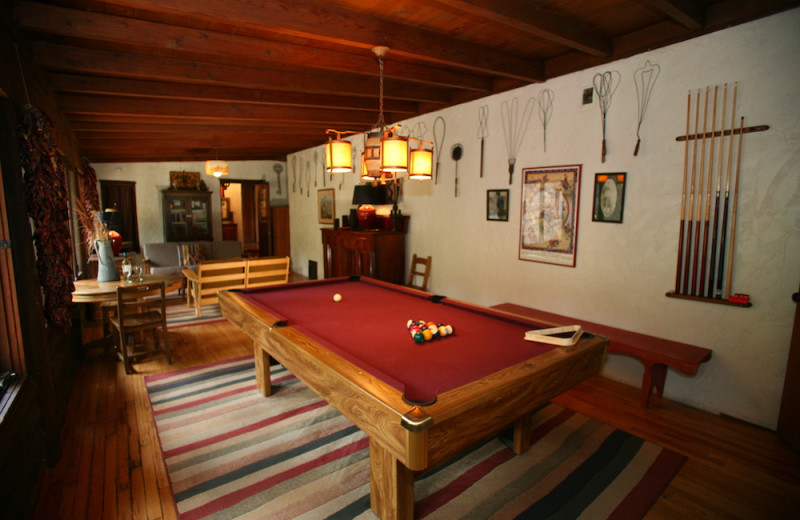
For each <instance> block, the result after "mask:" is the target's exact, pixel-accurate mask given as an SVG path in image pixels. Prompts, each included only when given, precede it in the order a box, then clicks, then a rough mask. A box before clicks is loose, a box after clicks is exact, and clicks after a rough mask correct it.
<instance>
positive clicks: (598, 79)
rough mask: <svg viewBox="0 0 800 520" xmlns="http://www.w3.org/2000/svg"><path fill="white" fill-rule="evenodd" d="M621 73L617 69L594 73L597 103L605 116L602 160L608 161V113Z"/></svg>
mask: <svg viewBox="0 0 800 520" xmlns="http://www.w3.org/2000/svg"><path fill="white" fill-rule="evenodd" d="M619 80H620V74H619V72H617V71H615V70H611V71H608V72H602V73H601V72H598V73H597V74H595V75H594V80H593V82H592V83H593V84H594V91H595V92H596V93H597V104H598V105H599V106H600V114H601V115H602V117H603V147H602V151H601V152H600V160H601V162H606V150H607V148H606V115H607V114H608V109H609V107H611V98H613V97H614V92H615V91H616V90H617V87H619Z"/></svg>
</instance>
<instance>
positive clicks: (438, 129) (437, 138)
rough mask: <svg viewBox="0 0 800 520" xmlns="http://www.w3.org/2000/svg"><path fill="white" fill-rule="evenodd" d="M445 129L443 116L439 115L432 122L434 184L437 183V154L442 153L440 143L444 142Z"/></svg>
mask: <svg viewBox="0 0 800 520" xmlns="http://www.w3.org/2000/svg"><path fill="white" fill-rule="evenodd" d="M445 130H447V128H446V125H445V122H444V118H443V117H442V116H439V117H437V118H436V120H435V121H434V122H433V143H434V144H433V149H434V153H435V154H436V172H435V173H434V176H433V182H434V184H438V183H439V155H440V154H441V153H442V145H443V144H444V133H445Z"/></svg>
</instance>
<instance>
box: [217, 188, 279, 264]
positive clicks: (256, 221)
mask: <svg viewBox="0 0 800 520" xmlns="http://www.w3.org/2000/svg"><path fill="white" fill-rule="evenodd" d="M220 196H221V198H222V204H221V207H222V215H221V219H222V236H223V239H224V240H238V241H239V242H241V243H242V249H243V251H244V254H245V256H272V255H273V249H272V217H271V215H272V211H271V209H270V203H269V183H268V182H264V181H250V180H235V179H231V180H227V179H226V180H225V181H223V182H222V183H221V184H220Z"/></svg>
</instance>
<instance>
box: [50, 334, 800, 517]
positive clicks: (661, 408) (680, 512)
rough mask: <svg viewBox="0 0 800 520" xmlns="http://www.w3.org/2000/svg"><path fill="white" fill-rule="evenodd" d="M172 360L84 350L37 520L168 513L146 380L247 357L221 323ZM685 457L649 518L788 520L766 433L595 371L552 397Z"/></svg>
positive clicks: (787, 478) (792, 463) (796, 501)
mask: <svg viewBox="0 0 800 520" xmlns="http://www.w3.org/2000/svg"><path fill="white" fill-rule="evenodd" d="M170 343H171V346H172V352H173V363H172V365H167V363H166V360H165V359H164V358H163V357H158V358H154V359H153V360H152V361H147V362H145V363H140V364H136V365H134V367H135V369H136V370H137V374H134V375H130V376H126V375H125V373H124V370H123V368H122V363H119V362H117V361H116V360H115V359H114V356H113V355H112V354H110V353H89V354H88V355H87V358H86V360H85V361H84V362H83V364H82V366H81V369H80V373H79V374H78V375H77V378H76V382H75V387H74V388H73V391H72V396H71V400H70V406H69V411H68V417H67V424H66V427H65V430H64V433H63V441H62V442H63V457H62V459H61V460H60V462H59V463H58V465H57V466H56V467H54V468H52V469H51V470H49V471H48V472H47V474H46V476H45V482H44V485H43V488H42V491H41V498H40V500H39V504H38V509H37V512H36V518H37V520H38V519H40V520H51V519H82V518H86V519H92V520H94V519H99V518H105V519H116V518H120V519H124V518H132V519H136V520H143V519H171V518H175V517H176V513H175V509H174V506H173V503H172V497H171V492H170V487H169V481H168V479H167V475H166V470H165V468H164V464H163V461H162V459H161V452H160V448H159V444H158V439H157V436H156V433H155V427H154V424H153V419H152V415H151V413H150V405H149V402H148V398H147V393H146V391H145V387H144V375H147V374H154V373H158V372H167V371H171V370H177V369H181V368H185V367H189V366H194V365H198V364H202V363H208V362H213V361H221V360H225V359H231V358H234V357H238V356H245V355H250V354H252V347H251V344H250V342H249V340H248V339H247V337H246V336H245V335H244V334H243V333H241V332H240V331H239V330H238V329H236V327H234V326H233V325H230V324H229V323H227V322H217V323H211V324H206V325H198V326H190V327H183V328H178V329H171V330H170ZM557 402H558V403H559V404H561V405H564V406H568V407H570V408H572V409H574V410H576V411H578V412H581V413H583V414H586V415H588V416H591V417H595V418H598V419H600V420H602V421H604V422H606V423H608V424H611V425H613V426H615V427H617V428H620V429H623V430H626V431H628V432H631V433H634V434H636V435H639V436H641V437H643V438H645V439H648V440H652V441H654V442H656V443H659V444H661V445H662V446H666V447H669V448H671V449H673V450H676V451H678V452H681V453H684V454H686V455H687V456H688V457H689V460H688V461H687V462H686V464H685V465H684V467H683V468H682V469H681V471H680V473H679V474H678V475H677V476H676V478H675V479H674V480H673V481H672V483H671V484H670V486H669V487H668V488H667V489H666V490H665V492H664V493H663V495H662V497H661V498H660V499H659V500H658V502H657V503H656V504H655V505H654V506H653V508H652V509H651V510H650V512H649V513H648V515H647V516H646V518H648V519H677V518H679V519H693V518H697V519H700V518H702V519H709V518H725V519H738V518H740V519H743V520H744V519H748V520H749V519H754V518H764V519H784V518H785V519H789V518H792V519H793V518H798V516H797V515H798V513H800V454H798V453H796V452H794V451H792V450H791V449H790V448H788V447H787V446H786V445H784V444H783V443H782V442H781V441H780V440H778V439H777V437H776V436H775V434H774V433H773V432H770V431H766V430H763V429H761V428H757V427H753V426H751V425H748V424H744V423H741V422H738V421H735V420H732V419H729V418H724V417H719V416H715V415H711V414H708V413H706V412H702V411H699V410H696V409H692V408H689V407H686V406H683V405H681V404H679V403H676V402H673V401H670V400H668V399H658V398H654V400H653V404H652V405H651V408H650V409H648V410H644V409H642V408H640V406H639V390H638V389H636V388H633V387H629V386H626V385H623V384H620V383H616V382H614V381H610V380H608V379H604V378H600V377H595V378H593V379H591V380H589V381H587V382H586V383H584V384H581V385H580V386H578V387H576V388H575V389H573V390H571V391H570V392H567V393H566V394H563V395H562V396H560V397H559V398H558V399H557Z"/></svg>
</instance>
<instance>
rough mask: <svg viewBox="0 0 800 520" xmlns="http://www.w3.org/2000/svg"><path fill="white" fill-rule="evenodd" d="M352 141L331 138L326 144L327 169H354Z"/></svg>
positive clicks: (341, 171)
mask: <svg viewBox="0 0 800 520" xmlns="http://www.w3.org/2000/svg"><path fill="white" fill-rule="evenodd" d="M351 149H352V148H351V144H350V141H345V140H342V139H335V140H329V141H328V142H327V144H325V164H327V165H328V166H327V167H326V168H325V171H326V172H328V173H350V172H352V171H353V155H352V152H351Z"/></svg>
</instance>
